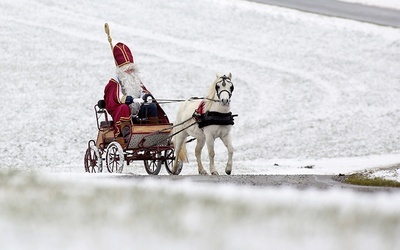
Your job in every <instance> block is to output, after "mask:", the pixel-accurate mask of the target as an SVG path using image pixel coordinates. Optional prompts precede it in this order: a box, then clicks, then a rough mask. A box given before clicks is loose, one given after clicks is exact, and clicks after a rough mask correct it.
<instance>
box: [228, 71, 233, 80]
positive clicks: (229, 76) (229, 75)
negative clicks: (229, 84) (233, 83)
mask: <svg viewBox="0 0 400 250" xmlns="http://www.w3.org/2000/svg"><path fill="white" fill-rule="evenodd" d="M228 78H229V80H232V73H231V72H229V74H228Z"/></svg>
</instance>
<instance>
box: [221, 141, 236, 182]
mask: <svg viewBox="0 0 400 250" xmlns="http://www.w3.org/2000/svg"><path fill="white" fill-rule="evenodd" d="M221 140H222V142H223V143H224V145H225V147H226V148H227V149H228V162H227V164H226V168H225V173H226V174H227V175H230V174H231V173H232V157H233V146H232V140H231V136H230V135H227V136H225V137H222V138H221Z"/></svg>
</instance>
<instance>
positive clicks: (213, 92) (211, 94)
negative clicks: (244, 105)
mask: <svg viewBox="0 0 400 250" xmlns="http://www.w3.org/2000/svg"><path fill="white" fill-rule="evenodd" d="M218 79H219V76H218V75H217V77H216V78H215V80H214V82H213V84H211V86H210V87H209V89H208V92H207V95H206V98H207V100H206V101H205V103H206V108H205V110H206V111H207V110H210V108H211V104H213V102H212V101H210V100H212V99H214V97H215V95H216V94H217V91H216V90H215V85H216V84H217V81H218Z"/></svg>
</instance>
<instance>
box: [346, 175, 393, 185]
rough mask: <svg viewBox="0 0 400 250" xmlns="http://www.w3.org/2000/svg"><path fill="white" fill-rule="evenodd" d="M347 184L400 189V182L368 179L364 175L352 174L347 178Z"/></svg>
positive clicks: (376, 178)
mask: <svg viewBox="0 0 400 250" xmlns="http://www.w3.org/2000/svg"><path fill="white" fill-rule="evenodd" d="M344 182H345V183H348V184H353V185H361V186H376V187H400V182H398V181H394V180H386V179H384V178H380V177H375V178H368V176H366V175H364V174H352V175H349V176H347V177H346V179H345V180H344Z"/></svg>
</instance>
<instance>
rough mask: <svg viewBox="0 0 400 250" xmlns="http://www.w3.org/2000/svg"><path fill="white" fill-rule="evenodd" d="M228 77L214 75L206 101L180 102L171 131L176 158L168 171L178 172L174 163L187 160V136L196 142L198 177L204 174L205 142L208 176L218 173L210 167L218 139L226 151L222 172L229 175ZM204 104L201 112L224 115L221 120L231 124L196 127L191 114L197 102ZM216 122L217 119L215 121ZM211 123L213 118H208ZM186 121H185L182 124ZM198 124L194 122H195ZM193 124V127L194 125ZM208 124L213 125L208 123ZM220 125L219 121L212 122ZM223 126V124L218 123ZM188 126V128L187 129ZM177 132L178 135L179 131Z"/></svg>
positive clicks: (230, 166)
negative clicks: (208, 164) (226, 159)
mask: <svg viewBox="0 0 400 250" xmlns="http://www.w3.org/2000/svg"><path fill="white" fill-rule="evenodd" d="M231 79H232V74H231V73H229V74H228V75H217V78H216V79H215V81H214V82H213V84H212V85H211V86H210V89H209V91H208V94H207V96H206V98H204V99H203V100H193V99H189V100H187V101H186V102H184V103H182V104H181V106H180V107H179V110H178V115H177V117H176V121H175V124H180V123H182V124H180V125H179V126H176V127H175V128H174V132H173V133H174V134H175V133H177V134H175V136H174V147H175V152H176V155H177V159H176V160H175V161H174V167H173V169H172V172H173V173H175V174H179V173H177V170H178V161H181V162H184V161H187V151H186V138H187V136H189V135H190V136H193V137H195V138H196V139H197V144H196V149H195V154H196V159H197V165H198V170H199V174H201V175H207V174H208V173H207V171H206V170H205V169H204V168H203V164H202V162H201V150H202V149H203V147H204V144H205V143H207V148H208V155H209V158H210V173H211V174H212V175H218V172H217V170H216V168H215V165H214V156H215V151H214V141H215V139H216V138H221V140H222V142H223V143H224V145H225V146H226V148H227V149H228V162H227V164H226V168H225V172H226V173H227V174H228V175H230V174H231V172H232V156H233V147H232V141H231V136H230V134H229V133H230V131H231V127H232V124H233V118H232V116H231V113H230V102H231V96H232V92H233V83H232V82H231ZM202 101H203V102H204V104H205V106H204V109H205V110H204V111H205V112H206V111H213V112H218V113H214V114H217V115H218V114H220V115H222V116H224V115H225V118H222V119H223V120H225V121H226V120H228V123H229V120H230V121H231V122H232V123H231V124H230V125H207V126H205V127H203V128H200V127H199V124H197V123H196V117H194V116H193V114H194V112H195V111H196V110H197V109H198V107H199V105H200V103H201V102H202ZM191 117H192V119H191ZM218 119H219V118H218ZM211 120H213V119H211ZM185 121H186V122H185ZM197 121H198V120H197ZM195 123H196V124H195ZM211 123H212V124H214V123H215V122H213V121H211ZM216 123H217V124H218V123H221V122H218V121H217V122H216ZM222 123H223V124H226V122H222ZM190 125H192V126H190ZM179 131H180V132H179Z"/></svg>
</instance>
